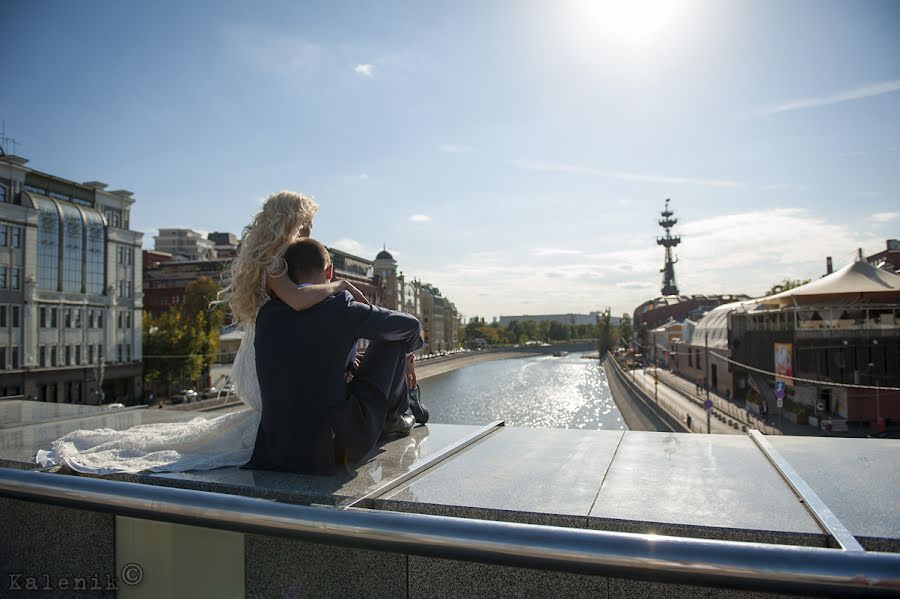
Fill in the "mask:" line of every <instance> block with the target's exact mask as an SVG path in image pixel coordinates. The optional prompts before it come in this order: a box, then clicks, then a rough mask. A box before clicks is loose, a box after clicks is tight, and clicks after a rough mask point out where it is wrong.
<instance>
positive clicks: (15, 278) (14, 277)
mask: <svg viewBox="0 0 900 599" xmlns="http://www.w3.org/2000/svg"><path fill="white" fill-rule="evenodd" d="M21 288H22V269H21V268H19V267H18V266H13V267H9V266H0V289H21Z"/></svg>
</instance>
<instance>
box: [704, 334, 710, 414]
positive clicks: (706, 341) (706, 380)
mask: <svg viewBox="0 0 900 599" xmlns="http://www.w3.org/2000/svg"><path fill="white" fill-rule="evenodd" d="M703 344H704V347H705V350H706V364H705V366H706V367H705V368H704V371H705V372H704V375H703V386H704V387H706V399H709V331H706V335H704V338H703Z"/></svg>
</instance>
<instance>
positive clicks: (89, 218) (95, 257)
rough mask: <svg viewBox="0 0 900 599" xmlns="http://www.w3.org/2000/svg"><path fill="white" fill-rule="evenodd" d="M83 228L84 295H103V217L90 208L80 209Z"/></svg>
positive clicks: (104, 229) (104, 238)
mask: <svg viewBox="0 0 900 599" xmlns="http://www.w3.org/2000/svg"><path fill="white" fill-rule="evenodd" d="M81 212H82V214H83V215H84V226H85V247H84V264H85V274H84V276H85V281H84V283H85V285H84V286H85V289H84V290H85V293H92V294H96V295H99V294H101V293H103V287H104V284H105V281H104V276H103V273H104V265H105V261H106V234H105V232H106V225H105V224H104V222H103V216H101V214H100V213H99V212H97V211H96V210H93V209H92V208H82V209H81Z"/></svg>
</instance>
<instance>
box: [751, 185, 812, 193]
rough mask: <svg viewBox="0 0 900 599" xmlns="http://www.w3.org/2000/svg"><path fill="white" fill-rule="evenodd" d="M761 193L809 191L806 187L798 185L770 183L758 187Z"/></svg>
mask: <svg viewBox="0 0 900 599" xmlns="http://www.w3.org/2000/svg"><path fill="white" fill-rule="evenodd" d="M759 188H760V189H762V190H763V191H805V190H807V189H809V188H808V187H807V186H806V185H801V184H799V183H771V184H769V185H760V186H759Z"/></svg>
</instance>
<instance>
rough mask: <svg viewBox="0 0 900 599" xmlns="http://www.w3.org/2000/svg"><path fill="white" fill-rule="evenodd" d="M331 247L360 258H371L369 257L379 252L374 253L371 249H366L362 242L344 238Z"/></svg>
mask: <svg viewBox="0 0 900 599" xmlns="http://www.w3.org/2000/svg"><path fill="white" fill-rule="evenodd" d="M330 245H331V247H334V248H337V249H339V250H342V251H344V252H347V253H348V254H353V255H354V256H359V257H360V258H369V256H373V257H374V256H375V254H376V253H377V252H372V251H371V250H370V249H368V248H366V247H364V246H363V244H361V243H360V242H358V241H356V240H355V239H349V238H346V237H345V238H343V239H338V240H337V241H335V242H333V243H331V244H330Z"/></svg>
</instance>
